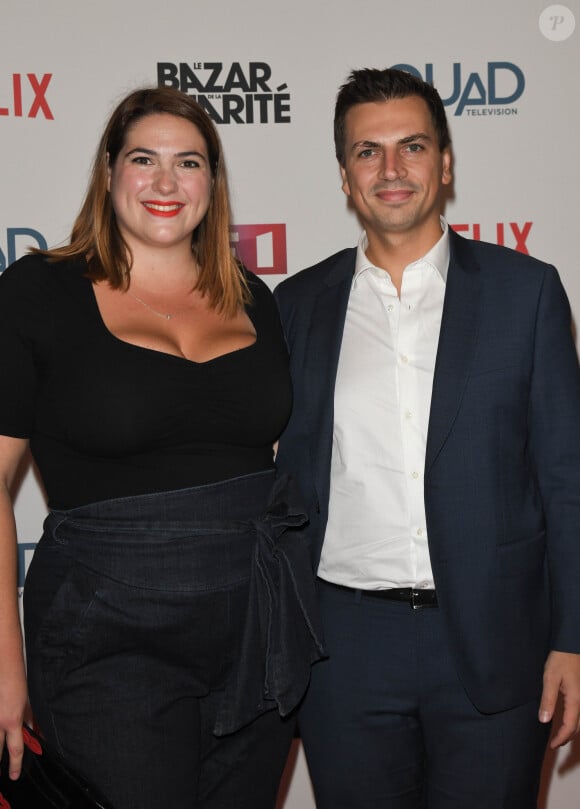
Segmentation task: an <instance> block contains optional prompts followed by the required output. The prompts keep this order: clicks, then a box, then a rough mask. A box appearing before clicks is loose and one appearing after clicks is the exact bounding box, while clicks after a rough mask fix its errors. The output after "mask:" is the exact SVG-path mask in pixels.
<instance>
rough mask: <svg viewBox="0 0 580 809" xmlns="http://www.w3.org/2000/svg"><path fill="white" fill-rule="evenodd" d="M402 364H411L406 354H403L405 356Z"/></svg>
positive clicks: (402, 358)
mask: <svg viewBox="0 0 580 809" xmlns="http://www.w3.org/2000/svg"><path fill="white" fill-rule="evenodd" d="M401 362H404V363H405V365H406V364H407V363H408V362H409V357H407V355H406V354H403V356H402V357H401Z"/></svg>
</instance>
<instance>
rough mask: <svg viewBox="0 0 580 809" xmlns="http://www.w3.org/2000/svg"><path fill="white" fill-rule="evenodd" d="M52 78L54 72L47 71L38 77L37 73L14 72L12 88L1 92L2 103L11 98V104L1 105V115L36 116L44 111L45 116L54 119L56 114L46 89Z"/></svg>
mask: <svg viewBox="0 0 580 809" xmlns="http://www.w3.org/2000/svg"><path fill="white" fill-rule="evenodd" d="M51 79H52V73H45V74H44V75H43V76H42V77H38V76H37V75H36V73H26V74H25V75H23V74H22V73H13V74H12V82H11V88H10V90H8V92H6V91H2V92H0V104H1V102H2V101H3V100H4V103H6V99H9V106H7V107H5V106H0V115H4V116H6V115H10V116H14V118H36V117H37V115H38V114H39V113H42V115H44V117H45V118H47V119H48V120H50V121H52V120H54V115H53V114H52V110H51V109H50V105H49V103H48V101H47V99H46V91H47V90H48V85H49V84H50V80H51Z"/></svg>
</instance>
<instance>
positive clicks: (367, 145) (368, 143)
mask: <svg viewBox="0 0 580 809" xmlns="http://www.w3.org/2000/svg"><path fill="white" fill-rule="evenodd" d="M380 145H381V144H380V143H376V142H375V141H374V140H357V142H356V143H353V144H352V146H351V147H350V148H351V150H352V149H360V148H364V149H377V148H379V147H380Z"/></svg>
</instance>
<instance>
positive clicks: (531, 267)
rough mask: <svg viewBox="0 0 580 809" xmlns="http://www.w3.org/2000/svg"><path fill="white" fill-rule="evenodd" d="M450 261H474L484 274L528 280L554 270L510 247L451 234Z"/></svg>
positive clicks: (544, 263) (547, 264)
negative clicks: (526, 277) (520, 276)
mask: <svg viewBox="0 0 580 809" xmlns="http://www.w3.org/2000/svg"><path fill="white" fill-rule="evenodd" d="M451 248H452V260H453V259H455V260H458V261H459V262H460V263H461V262H462V261H464V260H465V259H466V258H467V260H472V261H473V260H474V261H475V262H476V263H477V265H478V266H479V268H480V269H481V270H483V271H484V272H486V273H491V274H496V273H501V274H504V275H505V274H506V273H508V274H513V276H514V277H517V276H519V275H522V274H525V275H526V276H528V278H531V277H537V278H540V277H543V276H544V275H545V273H546V272H547V271H548V272H551V271H553V270H554V267H553V266H552V265H551V264H549V263H547V262H545V261H542V260H540V259H538V258H535V257H534V256H530V255H528V254H527V253H521V252H518V251H517V250H513V249H512V248H510V247H505V246H503V245H498V244H492V243H491V242H482V241H476V240H472V239H466V238H465V237H463V236H459V235H458V234H453V237H452V242H451Z"/></svg>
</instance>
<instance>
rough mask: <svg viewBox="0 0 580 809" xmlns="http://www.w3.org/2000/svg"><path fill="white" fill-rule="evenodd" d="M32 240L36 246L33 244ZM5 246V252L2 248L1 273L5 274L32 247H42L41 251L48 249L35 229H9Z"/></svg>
mask: <svg viewBox="0 0 580 809" xmlns="http://www.w3.org/2000/svg"><path fill="white" fill-rule="evenodd" d="M31 239H32V240H34V242H36V244H34V243H31ZM5 245H6V247H5V250H2V247H0V272H4V270H5V269H6V267H8V265H9V264H12V262H14V261H16V259H17V258H20V256H22V255H24V253H25V252H26V251H27V250H28V249H29V248H30V247H40V249H41V250H46V249H47V248H48V243H47V241H46V239H45V238H44V236H43V235H42V233H39V232H38V230H34V228H7V230H6V242H5Z"/></svg>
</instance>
